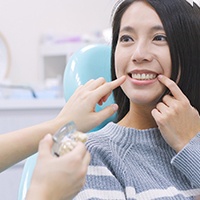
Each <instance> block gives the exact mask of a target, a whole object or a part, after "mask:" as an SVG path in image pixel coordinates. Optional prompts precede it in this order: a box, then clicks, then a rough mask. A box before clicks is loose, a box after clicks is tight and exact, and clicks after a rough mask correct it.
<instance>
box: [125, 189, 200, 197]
mask: <svg viewBox="0 0 200 200" xmlns="http://www.w3.org/2000/svg"><path fill="white" fill-rule="evenodd" d="M176 195H183V196H184V197H195V196H198V195H200V189H193V190H178V189H176V188H175V187H169V188H167V189H152V190H148V191H144V192H141V193H138V194H135V196H132V194H131V193H127V197H128V198H135V199H137V200H144V199H145V200H151V199H155V198H162V197H174V196H176Z"/></svg>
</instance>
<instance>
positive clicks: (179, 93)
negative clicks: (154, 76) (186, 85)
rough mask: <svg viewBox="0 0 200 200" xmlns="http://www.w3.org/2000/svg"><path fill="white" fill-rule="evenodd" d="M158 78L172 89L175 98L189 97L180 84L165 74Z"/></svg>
mask: <svg viewBox="0 0 200 200" xmlns="http://www.w3.org/2000/svg"><path fill="white" fill-rule="evenodd" d="M158 80H159V81H160V82H161V83H162V84H163V85H165V86H166V87H167V88H168V89H169V90H170V92H171V93H172V95H173V96H174V98H175V99H177V100H181V99H183V98H184V99H187V98H186V96H185V95H184V94H183V92H182V91H181V89H180V88H179V87H178V85H177V84H176V83H175V82H174V81H172V80H171V79H169V78H168V77H166V76H164V75H158Z"/></svg>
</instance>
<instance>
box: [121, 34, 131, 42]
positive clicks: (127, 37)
mask: <svg viewBox="0 0 200 200" xmlns="http://www.w3.org/2000/svg"><path fill="white" fill-rule="evenodd" d="M133 41H134V40H133V38H131V37H130V36H129V35H123V36H121V37H120V42H133Z"/></svg>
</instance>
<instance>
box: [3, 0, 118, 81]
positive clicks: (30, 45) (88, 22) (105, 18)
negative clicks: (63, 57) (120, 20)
mask: <svg viewBox="0 0 200 200" xmlns="http://www.w3.org/2000/svg"><path fill="white" fill-rule="evenodd" d="M115 1H116V0H17V1H16V0H0V32H1V33H2V34H3V35H4V36H5V37H6V39H7V42H8V44H9V47H10V50H11V59H12V60H11V61H12V63H11V71H10V78H11V80H12V82H14V83H23V84H34V83H36V82H37V81H38V77H39V74H40V69H39V66H40V65H39V52H38V49H39V41H40V38H41V36H42V34H46V33H58V34H72V33H75V34H81V33H88V32H94V31H96V30H103V29H106V28H108V27H109V26H110V15H111V11H112V7H113V5H114V3H115Z"/></svg>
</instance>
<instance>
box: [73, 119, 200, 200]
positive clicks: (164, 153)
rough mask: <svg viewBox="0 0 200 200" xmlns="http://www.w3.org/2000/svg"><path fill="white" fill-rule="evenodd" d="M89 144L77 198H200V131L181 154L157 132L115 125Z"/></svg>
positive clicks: (141, 199)
mask: <svg viewBox="0 0 200 200" xmlns="http://www.w3.org/2000/svg"><path fill="white" fill-rule="evenodd" d="M86 145H87V148H88V150H89V151H90V153H91V163H90V166H89V168H88V172H87V177H86V183H85V185H84V187H83V189H82V190H81V192H80V193H79V194H78V195H77V196H76V197H75V200H79V199H80V200H86V199H91V200H99V199H104V200H125V199H127V200H134V199H137V200H150V199H156V200H161V199H162V200H175V199H177V200H181V199H195V198H194V197H196V198H197V199H198V197H197V196H198V195H200V133H198V134H197V135H196V137H195V138H193V139H192V140H191V141H190V143H189V144H187V146H185V147H184V149H183V150H182V151H180V152H179V153H178V154H177V153H176V152H175V151H174V150H173V149H172V148H171V147H170V146H169V145H168V144H167V143H166V142H165V140H164V139H163V138H162V135H161V133H160V131H159V130H158V129H157V128H152V129H147V130H136V129H133V128H126V127H122V126H119V125H117V124H114V123H113V122H111V123H109V124H108V125H106V126H105V127H104V128H103V129H101V130H99V131H97V132H94V133H91V134H90V135H89V140H88V142H87V143H86ZM199 197H200V196H199Z"/></svg>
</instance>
